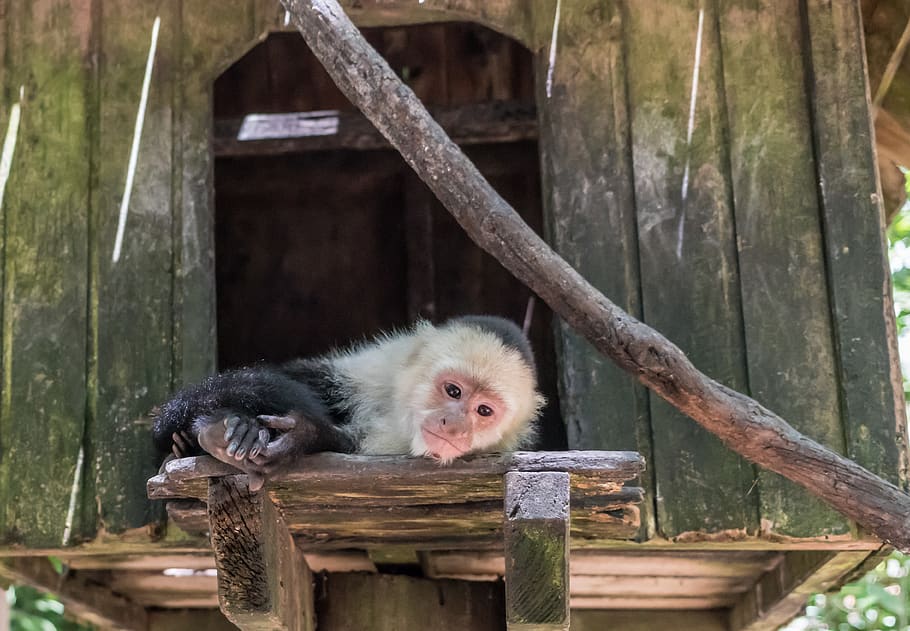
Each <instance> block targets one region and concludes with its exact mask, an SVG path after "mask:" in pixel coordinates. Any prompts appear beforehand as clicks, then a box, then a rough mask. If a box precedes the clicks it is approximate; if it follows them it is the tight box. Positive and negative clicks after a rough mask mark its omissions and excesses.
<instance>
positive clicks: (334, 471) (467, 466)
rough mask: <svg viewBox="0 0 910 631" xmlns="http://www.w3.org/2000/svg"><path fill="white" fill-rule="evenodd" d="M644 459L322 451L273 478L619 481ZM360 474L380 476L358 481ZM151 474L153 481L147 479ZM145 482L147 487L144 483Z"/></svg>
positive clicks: (220, 468) (178, 466)
mask: <svg viewBox="0 0 910 631" xmlns="http://www.w3.org/2000/svg"><path fill="white" fill-rule="evenodd" d="M643 468H644V460H643V459H642V457H641V456H639V455H638V454H637V453H635V452H632V451H583V450H578V451H514V452H508V453H501V454H498V453H493V454H478V455H474V456H467V457H464V458H457V459H456V460H454V461H452V462H451V463H449V464H447V465H445V466H442V467H441V466H439V464H438V463H437V462H435V461H433V460H430V459H429V458H414V457H410V456H361V455H355V454H340V453H329V452H323V453H318V454H311V455H307V456H304V457H302V458H300V459H299V460H298V462H296V463H295V466H294V468H293V469H291V470H288V471H287V472H285V473H282V474H281V475H280V476H276V477H275V478H273V481H279V480H280V481H287V482H291V481H294V482H306V483H308V484H311V483H312V482H314V481H316V480H326V481H328V480H332V481H334V483H336V484H339V485H341V484H357V483H361V484H362V483H366V484H370V485H372V486H375V487H376V488H377V489H378V488H380V487H381V485H383V484H387V483H389V482H390V481H392V480H393V479H394V480H396V481H399V482H400V483H403V484H406V483H407V481H408V480H414V479H419V480H422V481H427V482H429V481H432V482H434V483H436V482H440V481H445V480H458V479H463V478H464V477H465V476H473V477H483V478H488V479H496V478H498V477H499V476H501V475H503V474H504V473H506V472H507V471H566V472H570V473H573V474H576V475H596V476H598V477H599V478H600V479H601V481H602V482H613V483H621V482H624V481H626V480H631V479H633V478H635V477H636V476H638V475H639V474H640V473H641V471H642V470H643ZM236 473H237V469H235V468H234V467H232V466H231V465H229V464H226V463H223V462H221V461H220V460H216V459H215V458H212V457H211V456H198V457H195V458H178V459H175V460H171V461H169V462H168V463H167V464H166V465H165V477H164V478H158V477H157V476H156V477H155V478H152V479H151V480H149V483H150V484H152V486H153V487H155V486H157V485H159V484H160V483H162V482H165V481H184V480H192V479H198V478H213V477H220V476H224V475H234V474H236ZM365 477H373V478H375V479H380V480H381V483H377V482H375V481H369V480H368V481H366V482H364V478H365ZM153 480H154V483H153ZM150 488H151V487H150Z"/></svg>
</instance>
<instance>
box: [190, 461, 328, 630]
mask: <svg viewBox="0 0 910 631" xmlns="http://www.w3.org/2000/svg"><path fill="white" fill-rule="evenodd" d="M208 499H209V502H208V504H209V521H210V524H211V533H212V547H213V548H214V550H215V563H216V567H217V569H218V600H219V602H220V603H221V610H222V611H223V612H224V614H225V616H227V618H228V619H229V620H230V621H231V622H233V623H234V624H235V625H237V626H238V627H240V628H241V629H244V630H258V629H262V630H266V629H288V630H289V631H312V630H313V629H314V628H315V627H314V625H315V620H314V613H313V590H312V575H311V574H310V571H309V568H307V566H306V563H305V562H304V560H303V556H302V555H301V553H300V551H299V550H297V548H296V547H295V546H294V542H293V540H292V538H291V535H290V533H288V530H287V527H286V526H285V525H284V520H283V518H282V516H281V515H280V514H279V513H278V512H277V511H276V510H275V507H274V506H273V505H272V503H271V502H270V501H267V500H266V499H265V495H264V494H262V493H252V492H250V490H249V487H248V486H247V483H246V478H245V477H242V476H228V477H224V478H220V479H217V480H212V481H211V482H210V483H209V497H208Z"/></svg>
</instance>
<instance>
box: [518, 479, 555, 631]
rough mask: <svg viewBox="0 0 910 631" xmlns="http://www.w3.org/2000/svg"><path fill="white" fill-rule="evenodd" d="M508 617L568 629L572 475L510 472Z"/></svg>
mask: <svg viewBox="0 0 910 631" xmlns="http://www.w3.org/2000/svg"><path fill="white" fill-rule="evenodd" d="M504 530H505V555H506V622H507V623H508V628H509V630H510V631H532V630H533V631H544V630H555V629H568V628H569V474H568V473H565V472H551V471H548V472H542V473H529V472H523V471H510V472H508V473H506V474H505V528H504Z"/></svg>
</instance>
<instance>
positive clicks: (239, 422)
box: [223, 414, 246, 443]
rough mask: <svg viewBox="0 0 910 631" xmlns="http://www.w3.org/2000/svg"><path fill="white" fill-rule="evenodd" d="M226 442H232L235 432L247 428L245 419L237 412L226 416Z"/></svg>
mask: <svg viewBox="0 0 910 631" xmlns="http://www.w3.org/2000/svg"><path fill="white" fill-rule="evenodd" d="M223 423H224V442H226V443H227V442H230V440H231V438H233V436H234V434H236V433H237V431H238V430H239V429H241V428H243V429H246V426H245V423H244V422H243V419H242V418H240V417H239V416H238V415H236V414H231V415H230V416H226V417H225V418H224V421H223Z"/></svg>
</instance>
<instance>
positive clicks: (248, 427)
mask: <svg viewBox="0 0 910 631" xmlns="http://www.w3.org/2000/svg"><path fill="white" fill-rule="evenodd" d="M295 424H296V422H295V420H294V419H293V418H291V417H284V416H261V417H257V418H252V417H249V416H246V415H244V414H238V413H235V412H226V413H219V414H216V415H213V416H209V417H205V418H201V419H198V420H197V427H199V430H198V436H197V438H198V440H199V445H200V446H201V447H202V448H203V449H205V450H206V451H207V452H208V453H210V454H211V455H212V456H214V457H215V458H217V459H218V460H221V461H222V462H226V463H228V464H230V465H233V466H235V467H237V468H238V469H240V470H241V471H244V472H245V473H247V475H249V478H250V490H252V491H258V490H259V489H260V488H261V487H262V485H263V483H264V482H265V475H267V473H268V472H267V471H265V470H264V468H263V467H262V466H261V463H259V462H255V461H254V458H256V459H257V460H258V459H259V458H258V457H259V456H261V455H262V454H263V453H264V452H265V450H266V449H267V447H268V446H269V445H270V444H272V443H270V438H271V436H272V433H271V432H270V430H276V431H277V432H279V433H281V432H285V433H286V432H288V431H289V430H292V429H294V426H295ZM272 442H274V441H272Z"/></svg>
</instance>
